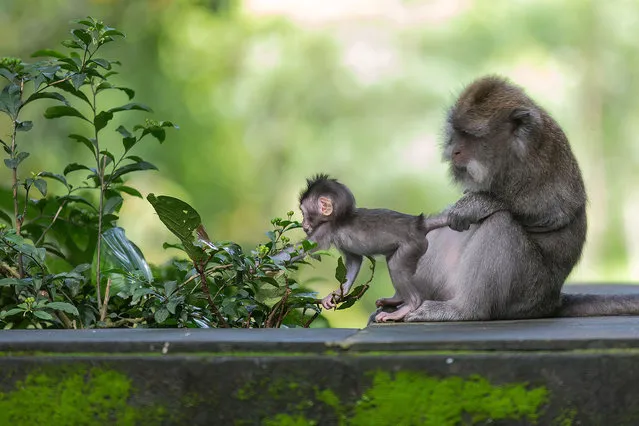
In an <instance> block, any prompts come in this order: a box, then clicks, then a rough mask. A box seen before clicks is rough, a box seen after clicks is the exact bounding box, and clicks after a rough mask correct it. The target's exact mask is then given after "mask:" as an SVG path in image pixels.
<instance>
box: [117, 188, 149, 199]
mask: <svg viewBox="0 0 639 426" xmlns="http://www.w3.org/2000/svg"><path fill="white" fill-rule="evenodd" d="M113 189H114V190H116V191H120V192H124V193H125V194H129V195H133V196H134V197H138V198H144V197H143V196H142V194H141V193H140V191H138V190H137V189H135V188H132V187H130V186H126V185H122V186H118V187H116V188H113Z"/></svg>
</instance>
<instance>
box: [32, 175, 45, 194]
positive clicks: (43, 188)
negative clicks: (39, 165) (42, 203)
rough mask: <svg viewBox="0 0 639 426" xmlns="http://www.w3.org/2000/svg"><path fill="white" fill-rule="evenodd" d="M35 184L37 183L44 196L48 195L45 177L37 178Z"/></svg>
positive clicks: (36, 185)
mask: <svg viewBox="0 0 639 426" xmlns="http://www.w3.org/2000/svg"><path fill="white" fill-rule="evenodd" d="M33 184H34V185H35V187H36V188H38V191H40V194H42V196H43V197H46V196H47V181H46V180H44V179H36V180H34V181H33Z"/></svg>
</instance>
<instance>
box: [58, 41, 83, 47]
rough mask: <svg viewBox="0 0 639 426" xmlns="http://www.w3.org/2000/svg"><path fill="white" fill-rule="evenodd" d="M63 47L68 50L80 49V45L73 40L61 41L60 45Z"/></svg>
mask: <svg viewBox="0 0 639 426" xmlns="http://www.w3.org/2000/svg"><path fill="white" fill-rule="evenodd" d="M61 44H62V45H63V46H64V47H68V48H70V49H82V46H80V43H78V42H77V41H75V40H63V41H62V43H61Z"/></svg>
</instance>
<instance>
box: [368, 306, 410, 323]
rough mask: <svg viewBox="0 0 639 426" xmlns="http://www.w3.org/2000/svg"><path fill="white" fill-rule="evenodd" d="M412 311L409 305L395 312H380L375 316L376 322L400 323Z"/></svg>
mask: <svg viewBox="0 0 639 426" xmlns="http://www.w3.org/2000/svg"><path fill="white" fill-rule="evenodd" d="M410 311H411V308H410V306H409V305H404V306H402V307H401V308H399V309H398V310H396V311H393V312H380V313H379V314H377V315H375V322H387V321H400V320H402V319H404V317H405V316H406V314H407V313H409V312H410Z"/></svg>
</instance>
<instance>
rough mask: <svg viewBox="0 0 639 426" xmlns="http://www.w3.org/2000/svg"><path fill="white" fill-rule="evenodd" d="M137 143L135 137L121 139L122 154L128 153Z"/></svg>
mask: <svg viewBox="0 0 639 426" xmlns="http://www.w3.org/2000/svg"><path fill="white" fill-rule="evenodd" d="M137 142H138V139H136V138H135V137H130V138H122V145H124V152H128V151H129V150H130V149H131V148H133V146H135V144H136V143H137ZM138 162H139V161H138Z"/></svg>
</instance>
